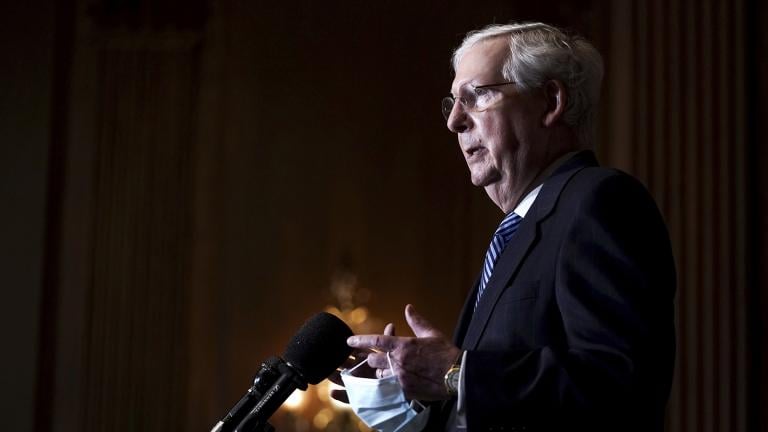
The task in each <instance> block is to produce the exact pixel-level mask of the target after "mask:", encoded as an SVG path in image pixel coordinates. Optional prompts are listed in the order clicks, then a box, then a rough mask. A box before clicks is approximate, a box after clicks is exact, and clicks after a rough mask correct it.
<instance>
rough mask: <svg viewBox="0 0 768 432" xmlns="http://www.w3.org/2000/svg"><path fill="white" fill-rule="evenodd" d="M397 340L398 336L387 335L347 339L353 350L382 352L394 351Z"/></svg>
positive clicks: (360, 336) (358, 336)
mask: <svg viewBox="0 0 768 432" xmlns="http://www.w3.org/2000/svg"><path fill="white" fill-rule="evenodd" d="M393 327H394V326H393ZM397 339H398V338H397V337H396V336H387V335H357V336H350V337H349V338H348V339H347V345H349V346H351V347H352V348H361V349H362V348H368V349H371V348H375V349H379V350H382V351H392V350H393V349H395V347H396V346H397Z"/></svg>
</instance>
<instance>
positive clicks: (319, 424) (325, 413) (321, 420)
mask: <svg viewBox="0 0 768 432" xmlns="http://www.w3.org/2000/svg"><path fill="white" fill-rule="evenodd" d="M331 420H333V411H331V410H329V409H328V408H323V409H321V410H320V411H318V412H317V414H315V418H314V419H312V424H314V425H315V427H316V428H318V429H325V427H326V426H328V423H330V422H331Z"/></svg>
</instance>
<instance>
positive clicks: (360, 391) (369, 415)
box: [341, 353, 429, 432]
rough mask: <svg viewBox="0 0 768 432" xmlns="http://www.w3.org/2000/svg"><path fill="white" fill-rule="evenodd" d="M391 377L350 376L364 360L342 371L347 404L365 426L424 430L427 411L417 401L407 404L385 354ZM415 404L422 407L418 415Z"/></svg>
mask: <svg viewBox="0 0 768 432" xmlns="http://www.w3.org/2000/svg"><path fill="white" fill-rule="evenodd" d="M387 360H388V361H389V368H390V369H391V370H392V375H390V376H388V377H386V378H380V379H374V378H362V377H356V376H354V375H352V372H353V371H354V370H355V369H357V368H359V367H360V366H361V365H362V364H363V363H365V362H366V361H367V360H363V361H362V362H361V363H360V364H358V365H356V366H355V367H353V368H351V369H347V370H344V371H342V372H341V380H342V381H344V387H346V389H347V396H348V397H349V405H350V406H351V407H352V410H354V411H355V414H357V416H358V417H360V420H362V421H363V423H365V424H366V425H368V427H370V428H372V429H378V430H381V431H384V432H417V431H420V430H422V429H424V426H425V425H426V424H427V418H428V417H429V408H426V409H424V406H423V405H421V404H420V403H419V402H418V401H413V402H412V403H410V404H409V403H408V401H407V400H405V395H404V394H403V388H402V387H401V386H400V382H398V381H397V377H396V376H395V374H394V372H395V370H394V369H393V368H392V360H391V359H390V358H389V353H387ZM414 403H415V404H418V405H420V406H421V407H422V410H421V412H419V413H417V412H416V410H415V409H414V408H415V406H414Z"/></svg>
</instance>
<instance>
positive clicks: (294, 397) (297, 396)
mask: <svg viewBox="0 0 768 432" xmlns="http://www.w3.org/2000/svg"><path fill="white" fill-rule="evenodd" d="M305 396H306V393H304V392H303V391H301V390H294V391H293V393H291V395H290V396H288V399H286V400H285V402H283V407H285V408H286V409H287V410H290V411H298V410H300V409H301V407H302V406H304V402H305V399H306V398H305Z"/></svg>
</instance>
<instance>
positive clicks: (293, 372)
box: [211, 312, 352, 432]
mask: <svg viewBox="0 0 768 432" xmlns="http://www.w3.org/2000/svg"><path fill="white" fill-rule="evenodd" d="M349 336H352V330H350V328H349V327H348V326H347V325H346V324H345V323H344V321H342V320H340V319H339V318H337V317H336V316H334V315H331V314H329V313H327V312H320V313H318V314H317V315H315V316H313V317H311V318H310V319H308V320H307V321H306V322H305V323H304V325H303V326H301V328H300V329H299V330H298V331H297V332H296V334H295V335H294V336H293V338H292V339H291V341H290V342H289V343H288V346H287V347H286V348H285V352H284V353H283V356H282V358H279V357H270V358H269V359H267V360H266V361H265V362H264V363H262V365H261V369H260V370H259V372H258V373H257V374H256V377H255V378H254V381H253V385H252V386H251V388H249V389H248V392H247V393H246V394H245V396H243V398H242V399H240V401H239V402H238V403H237V404H235V406H234V407H233V408H232V410H230V412H229V413H228V414H227V415H226V416H225V417H224V418H223V419H222V420H221V421H220V422H219V423H217V424H216V426H214V428H213V429H212V430H211V432H250V431H271V430H274V429H273V428H272V426H271V425H270V424H269V423H267V420H269V418H270V417H271V416H272V414H274V412H275V411H277V409H278V408H279V407H280V405H282V404H283V402H285V400H286V399H288V396H290V395H291V393H293V391H294V390H296V389H300V390H306V389H307V384H313V385H314V384H318V383H319V382H320V381H322V380H323V379H325V378H326V377H328V375H330V374H332V373H333V371H335V370H336V368H337V367H339V366H340V365H341V364H342V363H344V360H346V359H347V357H348V356H349V354H350V353H351V352H352V348H350V347H349V346H348V345H347V338H348V337H349Z"/></svg>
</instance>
